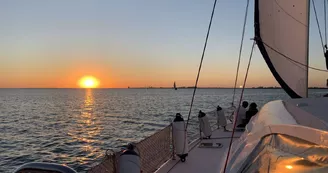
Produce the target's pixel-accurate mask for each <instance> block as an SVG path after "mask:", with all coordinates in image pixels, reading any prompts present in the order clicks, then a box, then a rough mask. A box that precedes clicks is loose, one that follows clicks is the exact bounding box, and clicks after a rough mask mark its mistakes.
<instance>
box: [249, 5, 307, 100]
mask: <svg viewBox="0 0 328 173" xmlns="http://www.w3.org/2000/svg"><path fill="white" fill-rule="evenodd" d="M308 10H309V0H288V1H287V0H255V19H254V20H255V21H254V22H255V36H256V37H255V39H256V41H257V45H258V47H259V49H260V51H261V54H262V56H263V58H264V59H265V61H266V63H267V65H268V67H269V68H270V70H271V72H272V74H273V75H274V77H275V78H276V80H277V81H278V83H279V84H280V85H281V87H282V88H283V89H284V90H285V91H286V92H287V93H288V94H289V96H291V97H292V98H299V97H307V87H308V68H307V66H308V39H309V37H308V35H309V11H308Z"/></svg>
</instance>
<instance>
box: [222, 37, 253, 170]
mask: <svg viewBox="0 0 328 173" xmlns="http://www.w3.org/2000/svg"><path fill="white" fill-rule="evenodd" d="M254 47H255V40H254V41H253V45H252V49H251V54H250V56H249V60H248V65H247V70H246V75H245V78H244V83H243V89H242V90H241V95H240V99H239V104H238V105H240V104H241V101H242V100H243V95H244V90H245V85H246V81H247V77H248V72H249V67H250V65H251V61H252V57H253V52H254ZM239 109H240V106H238V108H237V113H236V118H235V120H234V123H233V129H232V134H231V138H230V143H229V149H228V153H227V157H226V160H225V164H224V170H223V173H225V172H226V169H227V165H228V160H229V156H230V150H231V145H232V140H233V138H234V135H235V131H236V126H237V119H238V116H239V115H238V114H239Z"/></svg>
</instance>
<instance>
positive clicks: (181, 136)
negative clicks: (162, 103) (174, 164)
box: [172, 113, 188, 162]
mask: <svg viewBox="0 0 328 173" xmlns="http://www.w3.org/2000/svg"><path fill="white" fill-rule="evenodd" d="M172 129H173V141H174V147H175V151H176V155H177V156H179V157H180V160H181V161H182V162H185V161H186V157H187V156H188V140H187V133H186V130H185V122H184V120H183V117H182V115H181V114H180V113H177V114H176V116H175V118H174V120H173V123H172Z"/></svg>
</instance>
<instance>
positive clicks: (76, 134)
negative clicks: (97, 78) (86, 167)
mask: <svg viewBox="0 0 328 173" xmlns="http://www.w3.org/2000/svg"><path fill="white" fill-rule="evenodd" d="M93 92H94V91H93V90H92V89H86V90H85V98H84V101H83V104H82V105H81V107H80V114H78V115H76V126H74V127H72V128H71V131H70V132H69V133H68V134H69V135H70V136H71V138H72V140H71V142H72V143H75V144H76V146H77V147H79V151H80V152H79V154H78V155H77V156H76V157H75V158H76V161H78V162H79V164H82V165H83V164H87V163H90V162H94V160H95V159H96V158H97V157H99V155H100V154H99V153H100V152H101V150H100V146H101V144H102V142H101V141H100V140H99V136H100V132H101V131H102V128H101V127H99V124H100V122H98V120H97V117H96V115H95V114H94V108H95V99H94V93H93Z"/></svg>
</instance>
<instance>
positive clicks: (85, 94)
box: [0, 89, 327, 172]
mask: <svg viewBox="0 0 328 173" xmlns="http://www.w3.org/2000/svg"><path fill="white" fill-rule="evenodd" d="M232 91H233V90H232V89H198V90H197V92H196V97H195V102H194V106H193V109H192V114H191V121H190V124H191V125H190V132H189V133H190V134H189V135H190V136H192V135H193V134H196V133H197V131H198V125H197V113H198V111H199V110H202V111H204V112H207V111H212V110H214V109H215V107H216V106H217V105H218V104H220V105H221V107H223V108H227V109H226V111H227V112H229V111H231V110H230V109H228V108H229V107H230V106H231V100H232ZM192 92H193V91H192V89H179V90H177V91H174V90H172V89H93V90H90V89H0V172H12V171H13V170H14V169H15V168H17V166H19V165H21V164H24V163H27V162H32V161H40V162H55V163H60V164H66V165H68V166H70V167H72V168H73V169H75V170H77V171H78V172H84V171H85V170H87V169H88V168H89V167H90V166H91V165H92V164H94V163H95V162H97V161H99V159H100V158H101V157H102V156H103V154H104V152H105V150H107V149H113V148H117V147H120V146H122V145H124V144H126V143H128V142H138V141H140V140H141V139H143V138H145V137H147V136H149V135H151V134H153V133H155V132H156V131H158V130H160V129H162V128H164V127H165V126H167V125H168V124H169V123H170V122H171V121H172V120H173V117H174V115H175V113H177V112H180V113H181V114H182V115H183V116H184V118H185V119H186V118H187V114H188V111H189V108H190V102H191V97H192ZM326 92H327V90H315V89H313V90H310V96H311V97H320V96H322V95H323V94H325V93H326ZM239 95H240V90H239V89H238V90H237V96H236V98H237V99H238V98H239ZM288 98H289V97H288V96H287V95H286V94H285V93H284V92H283V91H282V90H281V89H246V90H245V94H244V100H247V101H249V102H256V103H257V104H258V105H259V107H261V106H262V105H263V104H265V103H267V102H268V101H271V100H277V99H283V100H284V99H288ZM237 99H236V103H237ZM211 118H212V119H213V120H214V117H211Z"/></svg>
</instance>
